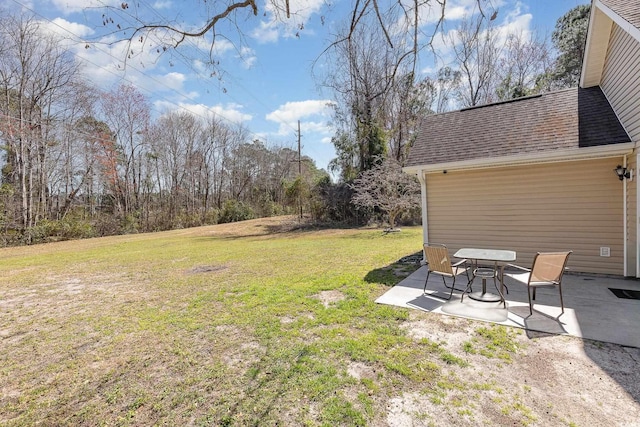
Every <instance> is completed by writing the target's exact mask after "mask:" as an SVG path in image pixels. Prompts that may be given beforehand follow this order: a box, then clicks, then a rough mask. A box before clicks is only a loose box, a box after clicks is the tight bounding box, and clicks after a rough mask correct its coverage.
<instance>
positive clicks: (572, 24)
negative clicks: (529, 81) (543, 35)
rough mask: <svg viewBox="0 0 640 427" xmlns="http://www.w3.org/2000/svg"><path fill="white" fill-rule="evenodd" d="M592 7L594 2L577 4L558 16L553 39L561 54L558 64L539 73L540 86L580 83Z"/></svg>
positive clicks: (560, 86)
mask: <svg viewBox="0 0 640 427" xmlns="http://www.w3.org/2000/svg"><path fill="white" fill-rule="evenodd" d="M590 10H591V6H590V5H588V4H584V5H580V6H576V7H575V8H573V9H571V10H570V11H569V12H567V13H566V14H565V15H564V16H562V17H561V18H560V19H558V21H557V22H556V27H555V30H554V31H553V33H552V34H551V41H552V42H553V46H554V47H555V48H556V49H557V51H558V57H557V58H556V61H555V64H554V68H553V69H552V70H551V71H549V72H547V73H544V74H541V75H540V76H539V77H538V82H537V86H538V87H540V88H542V89H543V90H554V89H562V88H566V87H573V86H577V85H578V83H579V81H580V73H581V71H582V60H583V59H584V51H585V44H586V40H587V27H588V26H589V13H590Z"/></svg>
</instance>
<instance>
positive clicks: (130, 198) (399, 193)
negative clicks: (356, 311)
mask: <svg viewBox="0 0 640 427" xmlns="http://www.w3.org/2000/svg"><path fill="white" fill-rule="evenodd" d="M588 13H589V8H588V6H579V7H577V8H575V9H573V10H571V11H570V12H569V13H567V14H566V15H565V16H564V17H562V18H561V19H560V20H559V21H558V23H557V25H556V31H554V33H553V34H552V37H551V39H552V43H553V48H554V49H551V48H550V47H549V46H548V42H547V41H546V40H544V39H539V38H537V37H535V36H534V37H529V36H525V35H524V34H518V33H513V34H509V35H507V36H506V37H505V36H504V35H500V33H499V31H498V30H497V29H496V28H495V27H494V20H495V14H494V15H492V16H487V15H484V14H482V13H480V14H477V15H474V16H470V17H467V18H465V19H464V20H462V21H461V23H460V24H459V25H458V26H457V27H456V28H454V29H451V30H450V31H447V32H446V34H447V36H446V39H445V40H444V42H446V43H449V44H450V47H451V51H452V52H453V54H454V59H453V61H452V62H450V63H448V64H446V65H445V66H442V67H441V68H440V69H439V70H438V72H437V73H436V75H435V76H429V77H420V76H421V75H422V74H421V73H420V71H419V70H418V68H417V67H418V65H417V64H418V63H417V61H416V58H417V54H418V52H417V50H418V49H420V48H421V47H419V46H418V44H417V43H413V44H411V43H409V44H408V46H409V47H410V49H409V52H410V54H407V49H394V48H393V46H394V45H402V44H403V43H402V40H401V38H402V37H406V32H405V33H404V34H403V33H402V32H401V31H396V32H394V33H390V32H388V31H385V28H387V27H388V25H374V23H375V21H379V20H380V16H378V15H376V14H375V13H373V10H370V11H369V12H368V13H365V14H362V15H361V16H359V18H358V20H359V24H361V25H358V26H353V25H348V24H346V25H345V27H344V29H343V32H342V33H339V34H338V35H337V38H336V41H335V42H334V43H333V44H332V45H331V48H330V49H328V50H327V51H326V59H327V60H328V66H327V67H324V68H323V69H326V70H328V72H327V73H326V74H324V75H322V76H317V77H319V79H320V80H321V81H322V83H323V84H324V86H325V87H328V88H329V89H330V90H331V91H332V93H333V95H334V96H333V98H334V100H335V102H334V103H333V106H334V125H335V127H336V129H337V131H336V133H335V135H334V137H333V139H332V142H333V144H334V147H335V151H336V158H335V159H334V160H333V161H332V162H331V163H330V165H329V167H330V171H331V172H333V173H334V174H336V175H337V176H339V181H338V182H335V183H334V182H332V181H331V179H330V178H329V175H328V174H327V172H325V171H323V170H319V169H318V168H317V167H316V166H315V164H314V162H313V160H312V159H310V158H308V157H306V156H302V157H299V154H298V152H297V151H294V150H292V149H291V148H289V147H285V146H265V145H264V144H263V143H262V142H260V141H258V140H253V139H252V137H251V133H250V132H249V131H248V129H246V128H244V127H242V126H241V125H237V124H232V123H229V122H226V121H224V120H223V119H222V118H220V117H216V116H215V115H211V116H208V117H202V116H198V115H195V114H192V113H189V112H186V111H166V112H164V113H163V114H160V115H159V116H158V117H155V118H154V117H153V115H152V113H151V106H150V104H149V101H148V100H147V99H146V98H145V96H144V95H143V94H141V93H140V92H139V91H138V90H137V89H136V88H135V87H133V86H131V85H126V84H121V85H119V86H116V87H114V88H113V89H111V90H108V91H101V90H99V89H97V88H96V87H93V86H92V84H91V83H90V82H88V81H87V80H86V78H85V77H83V74H82V72H81V71H82V70H81V66H80V64H79V63H78V62H77V61H76V60H75V58H74V56H73V54H72V53H71V52H70V51H68V50H66V49H65V47H64V44H62V43H60V40H59V39H57V38H56V36H54V35H52V34H51V33H48V32H45V31H43V29H42V24H41V23H40V22H39V21H37V20H35V19H34V18H32V17H28V16H25V15H12V14H8V13H2V14H1V15H0V97H1V98H0V141H1V143H2V152H3V160H4V161H3V164H2V169H1V171H0V177H1V180H2V181H1V185H0V227H1V228H0V243H1V244H4V245H11V244H24V243H27V244H30V243H36V242H43V241H50V240H55V239H68V238H78V237H91V236H103V235H110V234H119V233H129V232H142V231H158V230H166V229H172V228H177V227H189V226H196V225H204V224H215V223H218V222H229V221H237V220H243V219H250V218H253V217H260V216H270V215H278V214H285V213H299V212H304V213H305V214H307V215H308V216H311V217H312V218H313V219H314V220H316V221H339V222H348V223H351V224H361V223H364V222H366V221H368V220H371V219H372V218H377V217H379V215H380V214H385V213H387V214H392V217H391V215H390V219H391V221H390V222H391V227H393V225H394V224H395V223H396V221H398V220H401V219H402V217H403V215H404V219H405V220H408V221H415V220H416V219H418V218H419V215H418V214H417V210H416V209H415V206H416V205H417V203H418V195H417V194H418V193H417V192H418V190H419V188H418V187H417V186H416V183H415V180H414V181H413V182H409V181H408V180H407V179H406V177H405V176H403V175H402V174H401V173H399V172H400V167H401V165H402V164H403V162H404V161H405V160H406V156H407V153H408V151H409V148H410V146H411V144H412V142H413V139H414V138H415V136H416V133H417V130H418V125H419V122H420V118H421V117H423V116H424V115H426V114H433V113H438V112H443V111H447V110H449V109H452V108H460V107H466V106H473V105H478V104H482V103H488V102H494V101H499V100H505V99H511V98H516V97H520V96H525V95H530V94H534V93H539V92H542V91H548V90H553V89H558V88H562V87H568V86H572V85H575V84H577V79H578V78H579V73H580V65H581V62H582V61H581V55H582V53H581V52H582V49H583V47H584V36H585V34H586V22H587V19H588ZM367 20H370V21H371V22H370V24H371V25H367ZM443 34H445V32H443ZM394 37H399V39H394ZM413 38H414V39H417V35H415V34H414V36H413ZM404 46H407V44H406V43H405V44H404ZM393 180H396V181H393ZM390 181H392V182H390ZM376 182H381V183H383V184H384V185H377V184H376ZM373 184H376V185H373ZM390 191H392V192H395V193H396V194H389V192H390ZM383 199H384V203H381V201H383ZM408 199H411V200H414V202H412V203H410V202H408V201H407V200H408ZM396 200H397V201H396ZM397 204H399V205H401V206H402V209H400V210H398V208H397V206H396V205H397ZM412 208H413V211H411V210H412ZM407 211H408V212H409V214H408V215H407Z"/></svg>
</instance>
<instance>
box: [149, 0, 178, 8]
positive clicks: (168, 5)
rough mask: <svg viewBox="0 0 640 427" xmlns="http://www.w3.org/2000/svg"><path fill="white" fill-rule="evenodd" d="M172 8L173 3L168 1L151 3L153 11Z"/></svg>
mask: <svg viewBox="0 0 640 427" xmlns="http://www.w3.org/2000/svg"><path fill="white" fill-rule="evenodd" d="M172 6H173V2H172V1H169V0H165V1H157V2H155V3H153V8H154V9H170V8H171V7H172Z"/></svg>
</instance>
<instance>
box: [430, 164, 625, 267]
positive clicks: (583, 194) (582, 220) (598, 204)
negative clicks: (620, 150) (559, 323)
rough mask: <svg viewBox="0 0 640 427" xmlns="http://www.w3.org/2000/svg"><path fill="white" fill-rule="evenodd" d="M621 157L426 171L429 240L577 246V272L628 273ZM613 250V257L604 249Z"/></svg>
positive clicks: (521, 257) (526, 256) (525, 259)
mask: <svg viewBox="0 0 640 427" xmlns="http://www.w3.org/2000/svg"><path fill="white" fill-rule="evenodd" d="M621 161H622V159H602V160H590V161H581V162H566V163H553V164H547V165H529V166H519V167H508V168H493V169H483V170H472V171H453V172H448V173H446V174H444V173H442V172H439V173H430V174H427V180H426V183H427V198H428V200H427V212H428V220H429V224H428V232H429V240H430V241H431V242H434V243H435V242H437V243H444V244H446V245H447V246H448V247H449V248H451V249H452V251H455V250H457V249H459V248H461V247H481V248H499V249H512V250H515V251H516V252H517V256H518V259H517V263H518V264H520V265H524V266H526V265H530V264H531V262H532V260H533V255H534V254H535V252H537V251H541V252H543V251H562V250H573V251H574V253H573V255H572V256H571V259H570V261H569V267H570V268H572V269H574V270H575V271H580V272H591V273H603V274H617V275H622V274H623V237H624V227H623V197H622V195H623V191H622V189H623V186H622V183H621V182H620V181H619V180H618V179H617V178H616V176H615V174H614V172H613V169H614V168H615V166H616V165H617V164H619V163H621ZM603 246H605V247H609V248H611V256H610V257H601V256H600V247H603Z"/></svg>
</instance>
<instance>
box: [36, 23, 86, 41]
mask: <svg viewBox="0 0 640 427" xmlns="http://www.w3.org/2000/svg"><path fill="white" fill-rule="evenodd" d="M44 28H46V29H47V30H48V31H51V32H52V33H55V34H57V35H59V36H61V37H64V38H69V37H71V38H73V39H75V40H79V39H84V38H86V37H87V36H90V35H92V34H93V33H94V31H93V29H91V28H90V27H87V26H86V25H82V24H78V23H76V22H69V21H67V20H66V19H63V18H55V19H53V20H51V21H44Z"/></svg>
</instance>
